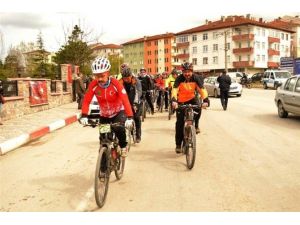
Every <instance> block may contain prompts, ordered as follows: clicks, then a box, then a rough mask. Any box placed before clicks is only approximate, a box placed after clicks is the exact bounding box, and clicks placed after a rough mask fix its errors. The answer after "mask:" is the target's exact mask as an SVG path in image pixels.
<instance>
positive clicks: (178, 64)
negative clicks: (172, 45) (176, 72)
mask: <svg viewBox="0 0 300 225" xmlns="http://www.w3.org/2000/svg"><path fill="white" fill-rule="evenodd" d="M171 64H172V66H180V65H181V63H180V62H172V63H171Z"/></svg>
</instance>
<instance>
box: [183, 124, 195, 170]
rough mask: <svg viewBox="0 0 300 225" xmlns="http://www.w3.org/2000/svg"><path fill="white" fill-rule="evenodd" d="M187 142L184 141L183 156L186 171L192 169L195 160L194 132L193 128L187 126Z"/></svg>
mask: <svg viewBox="0 0 300 225" xmlns="http://www.w3.org/2000/svg"><path fill="white" fill-rule="evenodd" d="M185 129H186V130H185V132H186V135H187V140H186V141H185V146H184V147H185V149H184V150H185V156H186V165H187V168H188V169H190V170H191V169H192V168H193V167H194V164H195V159H196V130H195V127H194V126H192V125H189V126H187V127H186V128H185Z"/></svg>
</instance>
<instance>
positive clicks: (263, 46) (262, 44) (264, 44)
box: [261, 42, 266, 50]
mask: <svg viewBox="0 0 300 225" xmlns="http://www.w3.org/2000/svg"><path fill="white" fill-rule="evenodd" d="M261 48H262V49H263V50H265V48H266V43H265V42H262V43H261Z"/></svg>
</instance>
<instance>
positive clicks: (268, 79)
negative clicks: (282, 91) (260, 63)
mask: <svg viewBox="0 0 300 225" xmlns="http://www.w3.org/2000/svg"><path fill="white" fill-rule="evenodd" d="M291 76H292V75H291V74H290V72H289V71H287V70H267V71H265V73H264V76H263V79H262V83H263V86H264V89H267V88H274V89H277V87H279V86H280V85H281V84H282V83H284V81H286V80H287V79H288V78H290V77H291Z"/></svg>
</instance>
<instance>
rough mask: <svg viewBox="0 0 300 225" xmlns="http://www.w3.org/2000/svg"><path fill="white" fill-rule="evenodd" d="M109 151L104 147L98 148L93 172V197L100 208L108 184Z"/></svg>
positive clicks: (104, 198)
mask: <svg viewBox="0 0 300 225" xmlns="http://www.w3.org/2000/svg"><path fill="white" fill-rule="evenodd" d="M108 154H109V152H108V149H107V148H106V147H101V148H100V150H99V155H98V160H97V165H96V172H95V199H96V203H97V205H98V206H99V208H102V207H103V205H104V203H105V200H106V196H107V192H108V186H109V177H110V168H109V163H110V162H109V155H108Z"/></svg>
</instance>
